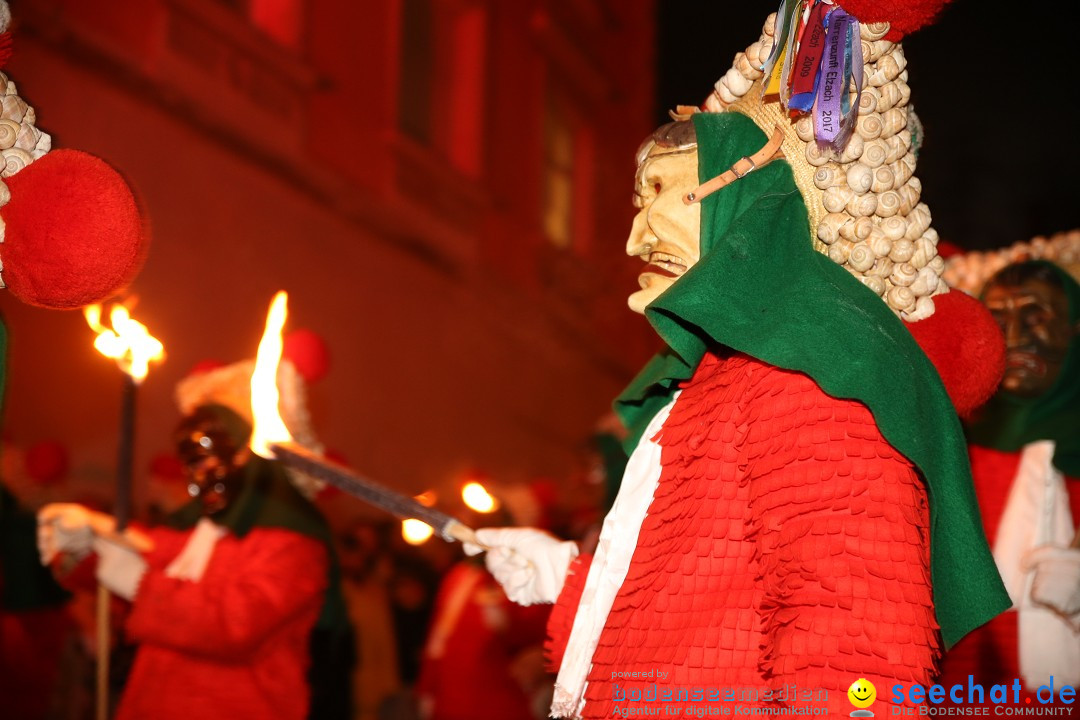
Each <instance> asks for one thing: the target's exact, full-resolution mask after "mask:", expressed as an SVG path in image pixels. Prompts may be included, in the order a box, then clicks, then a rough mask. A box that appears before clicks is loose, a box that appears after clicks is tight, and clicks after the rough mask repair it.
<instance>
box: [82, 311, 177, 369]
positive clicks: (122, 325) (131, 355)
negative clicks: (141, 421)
mask: <svg viewBox="0 0 1080 720" xmlns="http://www.w3.org/2000/svg"><path fill="white" fill-rule="evenodd" d="M101 312H102V308H101V305H100V304H96V305H88V306H86V308H84V309H83V316H84V317H85V318H86V322H87V324H88V325H89V326H90V329H91V330H93V331H94V332H96V333H97V338H95V339H94V348H96V349H97V351H98V352H99V353H101V354H102V355H104V356H105V357H107V358H112V359H113V360H115V361H116V364H117V365H118V366H119V367H120V369H121V370H123V371H124V372H125V373H127V374H128V375H130V376H131V377H132V379H134V381H135V382H136V383H140V382H142V381H143V380H144V379H145V378H146V374H147V373H148V372H149V371H150V363H151V362H156V361H159V360H161V359H162V358H163V357H165V346H164V345H162V344H161V341H160V340H158V339H157V338H155V337H154V336H153V335H151V334H150V332H149V330H147V329H146V326H145V325H143V324H142V323H141V322H138V321H137V320H134V319H132V317H131V314H130V313H129V312H128V309H127V308H126V307H124V306H123V305H122V304H119V303H117V304H115V305H113V306H112V309H111V310H110V311H109V323H110V324H111V325H112V327H111V328H108V327H105V326H104V325H102V324H101Z"/></svg>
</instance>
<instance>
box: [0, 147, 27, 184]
mask: <svg viewBox="0 0 1080 720" xmlns="http://www.w3.org/2000/svg"><path fill="white" fill-rule="evenodd" d="M0 155H3V158H4V169H3V170H2V171H0V177H11V176H12V175H14V174H15V173H17V172H19V171H20V170H22V169H23V168H24V167H26V166H27V165H29V164H30V163H32V162H33V161H34V159H33V158H32V157H30V153H28V152H26V151H25V150H22V149H20V148H14V147H13V148H8V149H7V150H4V151H3V152H2V153H0Z"/></svg>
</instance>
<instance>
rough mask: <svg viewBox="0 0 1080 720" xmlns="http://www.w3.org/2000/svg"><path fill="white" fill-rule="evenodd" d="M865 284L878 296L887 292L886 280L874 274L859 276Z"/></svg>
mask: <svg viewBox="0 0 1080 720" xmlns="http://www.w3.org/2000/svg"><path fill="white" fill-rule="evenodd" d="M859 280H860V281H861V282H862V284H863V285H865V286H866V287H868V288H870V289H871V290H873V291H874V294H876V295H877V296H878V297H881V296H882V295H884V294H885V281H884V280H882V279H881V278H879V277H876V276H874V275H863V276H862V277H860V278H859Z"/></svg>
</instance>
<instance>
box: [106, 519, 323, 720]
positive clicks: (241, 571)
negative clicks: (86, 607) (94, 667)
mask: <svg viewBox="0 0 1080 720" xmlns="http://www.w3.org/2000/svg"><path fill="white" fill-rule="evenodd" d="M190 534H191V533H190V532H180V531H175V530H169V529H157V530H154V531H152V532H151V536H152V538H153V540H154V543H155V549H154V550H153V551H152V552H151V553H149V554H148V555H146V556H145V559H146V561H147V563H148V564H149V568H148V569H147V572H146V574H145V575H144V576H143V578H142V582H141V584H140V586H139V590H138V593H137V594H136V596H135V601H134V603H133V605H132V611H131V616H130V617H129V619H128V622H127V631H128V634H129V636H130V638H131V640H132V641H133V642H136V643H138V644H139V652H138V655H137V657H136V660H135V665H134V667H133V668H132V671H131V675H130V676H129V678H128V682H127V686H126V691H125V692H124V696H123V699H122V700H121V703H120V708H119V711H118V712H117V720H145V719H146V718H154V719H155V720H174V719H175V720H193V719H194V718H200V720H201V719H206V720H213V719H217V718H220V719H221V720H248V719H250V720H265V719H266V718H277V719H279V720H290V719H291V720H301V719H302V718H305V717H306V716H307V712H308V706H309V702H308V695H309V687H308V682H307V680H306V677H305V672H306V669H307V663H308V654H309V652H308V641H309V638H310V635H311V629H312V627H313V626H314V624H315V620H316V618H317V617H318V615H319V610H320V607H321V605H322V601H323V593H324V591H325V589H326V587H325V585H326V577H327V573H326V566H327V555H326V548H325V546H324V545H323V543H321V542H319V541H318V540H316V539H314V538H311V537H307V536H304V535H300V534H299V533H295V532H290V531H288V530H280V529H275V528H259V527H257V528H255V529H253V530H252V531H251V532H249V533H248V534H246V535H245V536H244V537H243V538H237V537H236V536H235V535H232V534H229V535H226V536H225V537H224V538H222V539H221V540H220V541H219V542H218V543H217V545H216V546H215V548H214V554H213V557H212V559H211V561H210V564H209V565H208V566H207V569H206V574H205V575H204V576H203V577H202V579H201V580H200V581H199V582H189V581H186V580H177V579H173V578H170V577H166V576H165V573H164V570H165V568H166V567H167V566H168V565H169V563H170V562H171V561H172V560H173V559H174V558H175V557H176V555H177V554H178V553H179V552H180V551H181V550H182V549H183V547H184V544H185V543H186V542H187V540H188V537H189V536H190Z"/></svg>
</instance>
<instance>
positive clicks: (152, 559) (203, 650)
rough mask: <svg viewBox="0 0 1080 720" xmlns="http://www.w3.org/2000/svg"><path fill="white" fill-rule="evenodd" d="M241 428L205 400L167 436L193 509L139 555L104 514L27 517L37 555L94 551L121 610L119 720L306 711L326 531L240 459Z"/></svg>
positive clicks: (243, 455)
mask: <svg viewBox="0 0 1080 720" xmlns="http://www.w3.org/2000/svg"><path fill="white" fill-rule="evenodd" d="M250 431H251V428H250V426H249V425H248V424H247V422H246V421H245V420H244V419H243V418H241V417H240V416H239V415H237V414H236V413H234V412H233V411H232V410H230V409H229V408H226V407H224V406H222V405H203V406H200V407H198V408H196V409H195V411H194V412H193V413H191V414H190V415H188V416H186V417H185V418H184V419H183V420H182V421H181V423H180V425H179V426H178V428H177V430H176V434H175V440H176V444H177V450H178V453H179V455H180V457H181V459H182V460H183V462H184V464H185V466H186V468H187V471H188V475H189V482H190V486H189V487H190V488H191V491H192V493H193V494H194V495H195V496H196V499H195V501H193V503H192V504H191V505H190V506H188V507H186V508H185V509H183V510H181V511H180V512H179V513H178V514H177V515H176V516H175V517H174V518H173V522H172V524H173V525H174V526H175V528H156V529H154V530H151V531H150V532H149V533H148V536H147V538H146V539H147V540H148V541H149V546H150V547H151V548H152V549H150V550H149V551H147V552H144V553H138V552H136V551H134V550H132V549H130V548H129V547H127V546H125V545H122V544H119V543H117V542H115V540H114V539H110V538H109V536H108V532H107V531H108V528H109V525H110V521H111V518H108V517H107V516H101V515H100V514H98V513H93V512H90V511H88V510H86V509H85V508H82V507H81V506H77V505H49V506H46V507H45V508H43V509H42V511H41V513H39V527H40V540H41V546H42V554H43V557H45V558H47V559H48V558H49V556H51V555H53V554H55V553H57V552H66V553H72V554H76V555H79V554H86V553H89V552H91V551H93V552H94V553H96V554H97V578H98V580H99V581H100V582H101V583H102V584H103V585H105V586H106V587H108V588H109V589H110V590H111V591H112V592H113V593H115V594H116V595H118V596H120V597H123V598H127V599H128V600H130V601H131V602H132V606H131V614H130V616H129V617H128V620H127V625H126V630H127V634H128V636H129V637H130V639H131V640H132V641H133V642H134V643H136V644H137V645H138V651H137V654H136V657H135V663H134V666H133V667H132V670H131V674H130V676H129V677H128V681H127V685H126V687H125V690H124V694H123V697H122V698H121V701H120V707H119V709H118V711H117V718H119V720H136V719H139V718H149V717H153V718H163V719H165V720H168V719H169V718H176V719H177V720H180V719H183V720H189V719H190V718H193V717H200V718H221V719H222V720H225V719H226V718H228V719H229V720H239V719H242V718H251V719H252V720H255V719H256V718H268V717H274V718H283V719H284V718H292V719H293V720H300V719H301V718H305V717H307V716H308V709H309V700H310V691H309V684H308V678H307V670H308V666H309V662H310V655H309V643H310V640H311V633H312V629H313V628H314V627H315V624H316V621H317V620H319V618H320V614H322V615H325V614H326V613H327V612H328V610H329V611H331V612H332V611H333V608H331V607H329V606H330V605H331V603H329V602H327V587H328V577H329V575H328V567H329V562H330V559H329V557H328V553H327V544H326V540H327V539H328V534H327V531H326V527H325V523H324V521H323V518H322V516H321V515H320V514H319V513H318V511H317V510H315V508H314V506H312V505H311V504H310V503H309V502H308V501H307V500H306V499H305V498H304V497H303V496H302V495H301V494H300V493H299V491H298V490H297V489H296V488H295V487H294V486H293V484H292V483H291V482H290V481H289V479H288V477H287V476H286V475H285V471H284V469H282V468H281V467H280V466H278V465H277V464H275V463H271V462H269V461H266V460H263V459H262V458H259V457H256V456H254V455H252V454H251V453H250V451H249V449H248V447H247V441H248V436H249V435H250Z"/></svg>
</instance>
